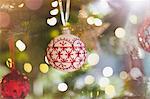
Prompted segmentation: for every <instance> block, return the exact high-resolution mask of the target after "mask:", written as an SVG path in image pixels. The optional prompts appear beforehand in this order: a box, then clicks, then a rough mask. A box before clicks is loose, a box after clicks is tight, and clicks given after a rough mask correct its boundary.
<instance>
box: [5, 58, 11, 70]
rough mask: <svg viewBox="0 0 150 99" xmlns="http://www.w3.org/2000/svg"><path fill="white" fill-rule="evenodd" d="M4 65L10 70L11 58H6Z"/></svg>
mask: <svg viewBox="0 0 150 99" xmlns="http://www.w3.org/2000/svg"><path fill="white" fill-rule="evenodd" d="M6 65H7V66H8V67H9V68H12V59H11V58H8V59H7V61H6Z"/></svg>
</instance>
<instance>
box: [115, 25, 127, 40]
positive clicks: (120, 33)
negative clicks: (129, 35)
mask: <svg viewBox="0 0 150 99" xmlns="http://www.w3.org/2000/svg"><path fill="white" fill-rule="evenodd" d="M125 34H126V31H125V30H124V29H123V28H121V27H119V28H117V29H116V30H115V36H116V37H117V38H124V37H125Z"/></svg>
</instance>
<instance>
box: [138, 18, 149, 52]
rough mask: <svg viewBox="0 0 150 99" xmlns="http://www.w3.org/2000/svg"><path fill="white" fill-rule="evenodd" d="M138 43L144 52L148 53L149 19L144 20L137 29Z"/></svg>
mask: <svg viewBox="0 0 150 99" xmlns="http://www.w3.org/2000/svg"><path fill="white" fill-rule="evenodd" d="M138 41H139V43H140V45H141V47H142V48H143V49H144V50H145V51H147V52H150V18H147V19H145V21H144V23H143V24H142V26H141V28H140V29H139V31H138Z"/></svg>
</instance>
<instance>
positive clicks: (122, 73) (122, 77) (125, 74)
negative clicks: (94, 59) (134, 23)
mask: <svg viewBox="0 0 150 99" xmlns="http://www.w3.org/2000/svg"><path fill="white" fill-rule="evenodd" d="M120 78H121V79H127V78H128V73H127V72H125V71H122V72H120Z"/></svg>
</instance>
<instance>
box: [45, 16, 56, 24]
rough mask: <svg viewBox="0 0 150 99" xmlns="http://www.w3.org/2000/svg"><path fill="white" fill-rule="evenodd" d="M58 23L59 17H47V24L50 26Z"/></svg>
mask: <svg viewBox="0 0 150 99" xmlns="http://www.w3.org/2000/svg"><path fill="white" fill-rule="evenodd" d="M56 23H57V19H56V18H55V17H52V18H48V19H47V24H48V25H49V26H54V25H56Z"/></svg>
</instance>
